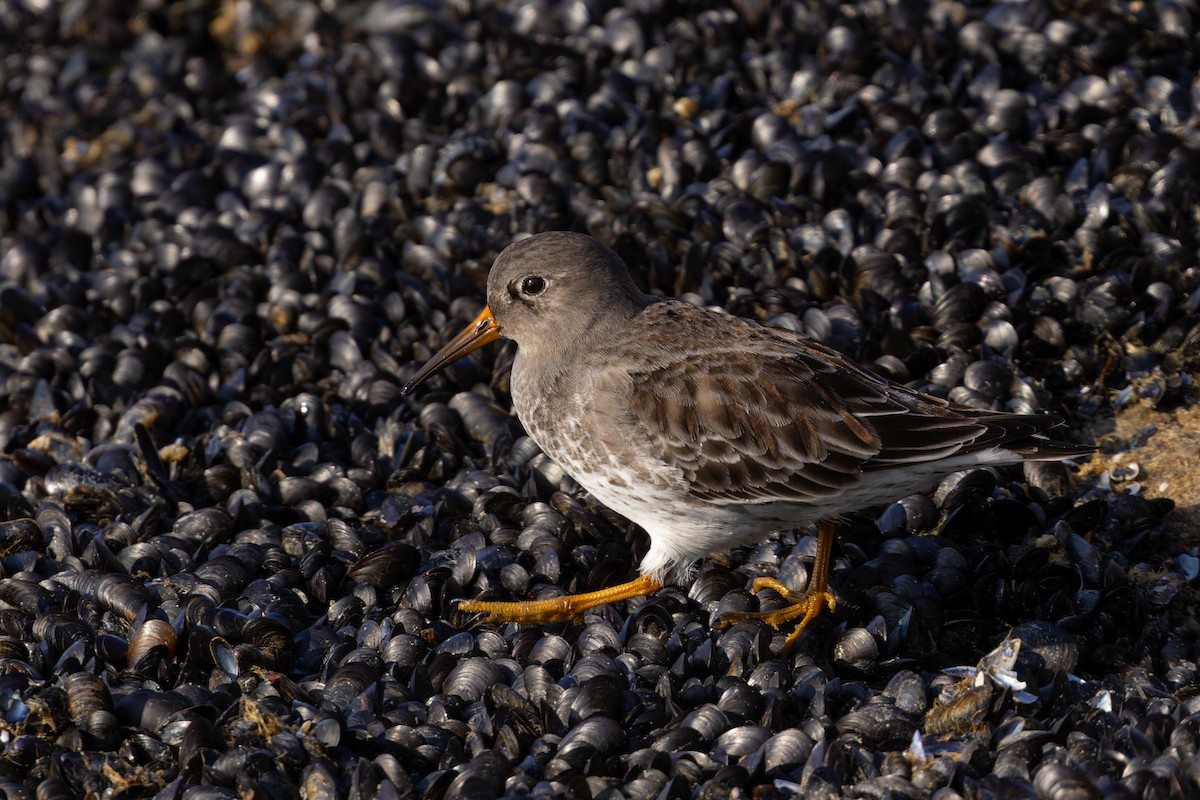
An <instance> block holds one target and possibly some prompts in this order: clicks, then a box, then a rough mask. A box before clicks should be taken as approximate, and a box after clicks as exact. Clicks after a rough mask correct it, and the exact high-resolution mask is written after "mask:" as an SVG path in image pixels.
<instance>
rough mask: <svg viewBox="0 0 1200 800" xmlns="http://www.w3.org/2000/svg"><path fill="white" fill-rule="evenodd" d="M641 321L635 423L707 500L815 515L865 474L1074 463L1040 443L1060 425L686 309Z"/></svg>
mask: <svg viewBox="0 0 1200 800" xmlns="http://www.w3.org/2000/svg"><path fill="white" fill-rule="evenodd" d="M642 316H643V318H644V320H643V321H644V322H645V323H646V326H647V328H648V330H645V331H644V333H643V335H642V336H640V337H639V339H640V341H641V342H643V343H647V344H643V345H640V346H639V345H632V348H633V350H634V352H636V353H637V356H636V357H635V358H632V359H631V360H630V362H629V363H627V364H626V365H625V366H626V367H628V368H629V371H630V375H631V378H632V382H631V384H630V385H629V386H628V392H629V395H628V409H629V413H630V414H631V416H632V417H633V419H634V420H635V421H636V422H637V423H640V427H641V429H642V430H643V432H644V434H645V440H646V442H647V443H648V444H649V445H650V446H651V448H652V449H653V450H654V451H655V452H656V453H658V454H659V455H660V456H661V458H662V459H663V460H665V461H667V462H669V463H672V464H675V465H678V467H679V468H680V469H681V470H682V472H683V477H684V479H685V481H686V482H687V484H688V485H689V486H690V487H691V491H692V492H693V493H694V494H695V496H697V497H698V498H703V499H708V500H714V501H723V500H724V501H737V500H743V501H754V500H766V499H786V500H796V501H801V502H818V501H820V500H821V499H822V498H827V497H830V496H834V495H836V494H838V493H840V492H843V491H845V490H846V489H848V488H850V487H852V486H854V485H855V484H856V483H858V481H859V480H860V479H861V475H862V473H863V472H867V471H873V470H880V469H893V468H898V467H899V468H902V467H903V466H904V465H908V464H914V463H919V462H928V461H936V460H939V459H942V458H947V457H950V456H953V455H958V454H965V453H970V452H974V451H979V450H984V449H987V448H991V447H996V446H1001V447H1005V446H1011V447H1012V449H1013V450H1014V451H1015V452H1019V453H1020V452H1021V451H1022V447H1025V448H1026V449H1029V450H1030V451H1031V452H1033V451H1035V450H1037V448H1038V447H1039V446H1041V447H1042V448H1045V447H1046V446H1047V445H1056V444H1057V445H1060V446H1062V447H1064V448H1065V449H1067V450H1070V446H1064V445H1061V443H1054V442H1051V441H1050V440H1048V439H1042V438H1041V437H1040V436H1039V434H1040V433H1041V432H1042V431H1044V430H1046V429H1048V428H1051V427H1053V426H1054V425H1056V424H1057V422H1058V420H1057V419H1056V418H1054V417H1050V416H1045V417H1042V416H1038V417H1029V416H1021V415H1013V414H1001V413H995V412H986V411H979V410H976V409H969V408H964V407H960V406H955V405H953V404H951V403H948V402H946V401H944V400H940V399H938V398H934V397H929V396H927V395H922V394H919V393H917V392H913V391H910V390H908V389H905V388H904V387H900V386H896V385H894V384H891V383H889V382H887V381H885V380H883V379H881V378H878V377H876V376H874V375H871V374H870V373H867V372H865V371H863V370H862V369H860V368H859V367H858V366H857V365H855V364H854V363H853V362H851V361H849V360H848V359H846V358H845V357H843V356H841V355H840V354H838V353H836V352H835V351H832V350H829V349H828V348H825V347H823V346H821V345H818V344H815V343H812V342H809V341H807V340H805V339H803V338H801V337H799V336H795V335H794V334H791V333H789V332H787V331H781V330H776V329H770V328H762V327H760V326H755V325H753V324H751V323H747V322H746V321H744V320H740V319H738V318H735V317H721V316H715V315H712V314H710V313H708V312H704V311H701V310H700V309H696V308H693V307H691V306H688V305H685V304H682V303H675V302H665V303H661V304H657V305H654V306H651V307H649V308H648V309H646V311H645V312H643V315H642ZM672 341H678V342H679V343H680V344H681V345H682V343H683V342H685V341H686V342H687V343H688V347H689V348H690V350H689V352H688V353H687V354H686V355H685V353H684V352H683V349H684V348H683V347H682V346H680V347H676V348H674V349H672V348H671V347H670V346H669V343H670V342H672ZM650 343H652V344H650ZM639 347H641V348H642V349H639ZM651 347H653V349H650V348H651ZM689 358H690V359H692V360H691V361H689V360H688V359H689ZM699 364H703V367H704V368H703V369H697V366H698V365H699ZM1079 451H1080V452H1082V451H1083V450H1082V449H1079ZM1047 452H1049V451H1047ZM1022 454H1023V453H1022ZM1065 454H1066V455H1069V454H1070V453H1065ZM1063 455H1064V454H1058V455H1051V456H1049V457H1052V458H1053V457H1063Z"/></svg>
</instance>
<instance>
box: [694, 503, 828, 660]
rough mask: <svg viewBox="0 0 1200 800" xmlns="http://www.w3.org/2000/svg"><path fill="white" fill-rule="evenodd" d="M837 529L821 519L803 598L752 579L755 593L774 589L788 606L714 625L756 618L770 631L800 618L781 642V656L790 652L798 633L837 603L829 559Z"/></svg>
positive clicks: (732, 615) (729, 616)
mask: <svg viewBox="0 0 1200 800" xmlns="http://www.w3.org/2000/svg"><path fill="white" fill-rule="evenodd" d="M836 530H837V523H836V522H834V521H833V520H821V522H820V524H819V525H818V526H817V557H816V561H815V562H814V563H813V573H812V577H811V578H810V579H809V581H808V591H807V592H805V593H804V594H803V595H798V594H796V593H795V592H793V591H792V590H791V589H789V588H788V587H786V586H784V585H783V584H782V583H780V582H779V581H777V580H776V579H775V578H755V579H754V591H756V592H757V591H760V590H762V589H773V590H775V591H776V592H778V593H779V594H780V595H782V596H783V598H784V599H785V600H787V601H789V602H790V603H791V605H787V606H784V607H783V608H779V609H776V610H774V611H758V612H754V611H735V612H729V613H726V614H722V615H721V618H720V619H719V620H718V621H717V626H718V627H721V628H725V627H728V626H729V625H732V624H734V623H735V622H740V621H742V620H744V619H757V620H761V621H762V622H765V623H767V624H768V625H770V626H771V627H772V628H776V629H778V628H779V627H781V626H782V625H784V624H786V623H788V622H791V621H792V620H794V619H795V618H796V617H802V619H801V620H800V622H799V624H797V625H796V627H795V628H793V629H792V632H791V633H789V634H788V637H787V640H786V641H784V643H783V651H782V652H783V654H784V655H786V654H788V653H790V652H791V651H792V647H793V646H794V645H795V644H796V640H797V639H799V638H800V634H802V633H804V629H805V628H807V627H808V624H809V623H810V622H812V621H813V620H814V619H816V618H817V617H819V616H820V615H821V612H822V611H824V610H825V609H826V608H828V609H829V610H830V611H833V609H834V606H835V605H836V604H837V603H836V601H835V600H834V598H833V594H832V593H831V592H830V591H829V559H830V556H831V555H832V553H833V534H834V532H835V531H836Z"/></svg>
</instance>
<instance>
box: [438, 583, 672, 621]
mask: <svg viewBox="0 0 1200 800" xmlns="http://www.w3.org/2000/svg"><path fill="white" fill-rule="evenodd" d="M661 588H662V584H661V583H660V582H659V581H656V580H654V579H653V578H651V577H650V576H649V575H643V576H641V577H640V578H637V579H635V580H632V581H630V582H629V583H622V584H620V585H619V586H610V587H608V588H607V589H600V590H599V591H596V592H586V593H585V594H568V595H563V596H562V597H553V598H551V599H549V600H521V601H517V602H515V603H501V602H495V601H491V600H459V601H458V610H459V611H463V612H465V613H467V614H483V615H484V618H483V621H484V622H522V623H531V622H570V621H571V620H573V619H575V618H576V617H578V616H579V615H580V614H582V613H583V612H585V611H587V610H588V609H589V608H595V607H596V606H603V605H607V604H608V603H617V602H620V601H621V600H628V599H630V598H632V597H644V596H645V595H648V594H650V593H651V592H656V591H658V590H659V589H661Z"/></svg>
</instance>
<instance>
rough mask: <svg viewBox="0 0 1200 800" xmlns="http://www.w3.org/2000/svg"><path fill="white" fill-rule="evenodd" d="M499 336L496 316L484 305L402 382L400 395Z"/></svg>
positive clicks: (407, 392) (406, 395)
mask: <svg viewBox="0 0 1200 800" xmlns="http://www.w3.org/2000/svg"><path fill="white" fill-rule="evenodd" d="M499 338H500V326H499V325H497V324H496V318H495V317H494V316H492V309H490V308H488V307H487V306H484V308H483V311H481V312H480V314H479V316H478V317H476V318H475V320H474V321H473V322H472V323H471V324H470V325H468V326H467V327H466V328H464V329H463V331H462V332H461V333H459V334H458V335H457V336H455V337H454V338H453V339H451V340H450V341H448V342H446V346H445V347H443V348H442V349H441V350H438V351H437V353H436V354H435V355H434V357H433V358H431V359H429V360H428V361H426V362H425V366H423V367H421V368H420V369H419V370H417V374H416V375H413V377H412V380H410V381H409V382H408V383H406V384H404V388H403V389H401V390H400V396H401V397H408V396H409V395H410V394H412V392H413V390H414V389H416V388H417V387H418V386H420V385H421V384H422V383H424V382H425V379H426V378H428V377H429V376H430V375H432V374H433V373H435V372H437V371H438V370H440V369H441V368H442V367H445V366H446V365H447V364H452V363H454V362H455V361H457V360H458V359H460V358H462V357H463V356H465V355H466V354H467V353H470V352H471V351H472V350H477V349H478V348H480V347H483V346H484V345H485V344H488V343H489V342H494V341H496V340H497V339H499Z"/></svg>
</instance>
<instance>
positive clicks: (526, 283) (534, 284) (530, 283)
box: [521, 275, 546, 297]
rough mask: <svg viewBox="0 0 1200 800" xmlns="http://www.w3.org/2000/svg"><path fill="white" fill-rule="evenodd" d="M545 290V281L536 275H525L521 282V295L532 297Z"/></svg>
mask: <svg viewBox="0 0 1200 800" xmlns="http://www.w3.org/2000/svg"><path fill="white" fill-rule="evenodd" d="M545 289H546V279H545V278H542V277H540V276H538V275H527V276H526V277H525V278H523V279H522V280H521V294H523V295H527V296H529V297H533V296H534V295H538V294H541V293H542V292H543V291H545Z"/></svg>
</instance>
